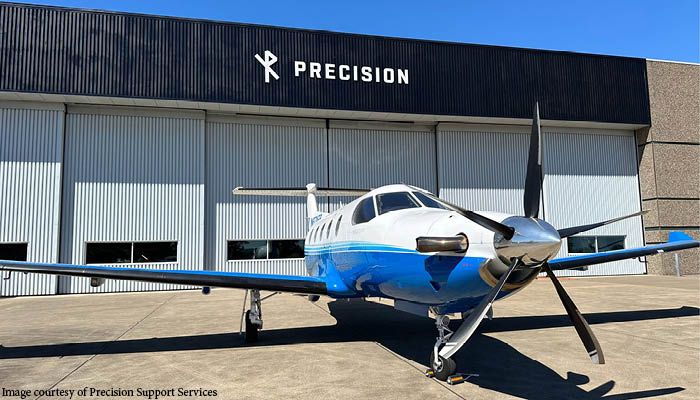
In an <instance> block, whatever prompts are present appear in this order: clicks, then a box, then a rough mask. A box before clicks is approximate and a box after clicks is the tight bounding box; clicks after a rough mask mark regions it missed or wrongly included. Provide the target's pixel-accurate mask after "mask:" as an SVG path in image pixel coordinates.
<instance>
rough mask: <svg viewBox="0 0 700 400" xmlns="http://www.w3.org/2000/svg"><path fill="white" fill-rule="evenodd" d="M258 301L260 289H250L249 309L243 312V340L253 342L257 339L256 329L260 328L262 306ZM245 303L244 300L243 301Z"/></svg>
mask: <svg viewBox="0 0 700 400" xmlns="http://www.w3.org/2000/svg"><path fill="white" fill-rule="evenodd" d="M260 303H261V301H260V291H259V290H251V291H250V309H249V310H248V311H246V312H245V342H246V343H253V342H257V341H258V331H259V330H260V329H262V326H263V321H262V306H261V304H260ZM244 304H245V302H244Z"/></svg>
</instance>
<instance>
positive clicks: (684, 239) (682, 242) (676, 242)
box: [547, 232, 700, 270]
mask: <svg viewBox="0 0 700 400" xmlns="http://www.w3.org/2000/svg"><path fill="white" fill-rule="evenodd" d="M694 247H700V242H698V241H697V240H693V239H692V238H691V237H690V236H688V235H686V234H685V233H682V232H671V233H670V234H669V235H668V242H666V243H661V244H655V245H651V246H645V247H638V248H636V249H624V250H614V251H606V252H604V253H593V254H582V255H579V256H573V257H563V258H557V259H554V260H551V261H549V262H547V264H548V265H549V267H550V268H551V269H552V270H561V269H572V268H579V267H583V266H586V265H593V264H602V263H606V262H610V261H619V260H626V259H628V258H636V257H642V256H648V255H652V254H660V253H664V252H668V251H676V250H683V249H692V248H694Z"/></svg>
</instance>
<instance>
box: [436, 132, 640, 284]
mask: <svg viewBox="0 0 700 400" xmlns="http://www.w3.org/2000/svg"><path fill="white" fill-rule="evenodd" d="M529 131H530V128H529V127H525V126H494V125H462V124H440V125H439V126H438V133H437V141H438V165H439V171H438V174H439V182H440V196H441V197H443V198H445V199H446V200H448V201H452V202H455V203H456V204H460V205H463V206H465V207H467V208H470V209H473V210H495V211H501V212H506V213H512V214H517V215H522V213H523V201H522V196H523V189H522V188H523V185H524V181H525V167H526V163H527V148H528V144H529ZM542 139H543V151H544V159H543V169H544V175H545V178H544V198H543V206H542V210H541V211H540V216H544V218H545V219H546V220H547V221H548V222H549V223H551V224H552V225H553V226H554V227H556V228H565V227H569V226H576V225H583V224H588V223H592V222H597V221H603V220H606V219H610V218H614V217H619V216H623V215H627V214H632V213H635V212H638V211H639V210H640V207H641V205H640V194H639V185H638V176H637V163H636V148H635V140H634V135H633V132H631V131H615V130H607V129H606V130H601V129H583V128H576V129H572V128H557V127H544V128H543V137H542ZM642 245H643V235H642V225H641V218H640V217H636V218H632V219H627V220H624V221H620V222H617V223H615V224H611V225H608V226H604V227H601V228H598V229H595V230H591V231H589V232H585V233H583V234H580V235H577V237H574V238H571V239H567V240H565V241H564V242H563V243H562V249H561V251H560V253H559V255H558V256H557V257H565V256H568V255H576V254H583V253H590V252H600V251H606V250H610V249H618V248H622V247H624V248H631V247H638V246H642ZM645 272H646V267H645V264H644V263H643V262H641V261H639V260H637V259H632V260H624V261H617V262H614V263H608V264H603V265H599V266H591V267H590V268H589V270H588V271H566V272H562V273H561V274H562V275H576V276H579V275H589V276H592V275H622V274H642V273H645Z"/></svg>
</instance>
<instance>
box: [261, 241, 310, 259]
mask: <svg viewBox="0 0 700 400" xmlns="http://www.w3.org/2000/svg"><path fill="white" fill-rule="evenodd" d="M269 248H270V252H269V254H268V257H269V258H304V241H303V240H270V245H269Z"/></svg>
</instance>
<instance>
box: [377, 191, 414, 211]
mask: <svg viewBox="0 0 700 400" xmlns="http://www.w3.org/2000/svg"><path fill="white" fill-rule="evenodd" d="M416 207H420V206H419V205H418V203H417V202H416V201H415V200H413V198H412V197H411V195H410V194H408V192H396V193H382V194H378V195H377V209H378V210H379V215H381V214H386V213H388V212H390V211H397V210H403V209H406V208H416Z"/></svg>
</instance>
